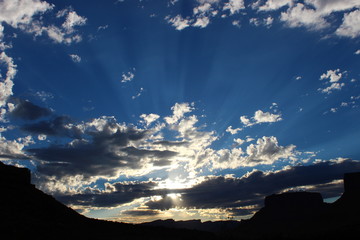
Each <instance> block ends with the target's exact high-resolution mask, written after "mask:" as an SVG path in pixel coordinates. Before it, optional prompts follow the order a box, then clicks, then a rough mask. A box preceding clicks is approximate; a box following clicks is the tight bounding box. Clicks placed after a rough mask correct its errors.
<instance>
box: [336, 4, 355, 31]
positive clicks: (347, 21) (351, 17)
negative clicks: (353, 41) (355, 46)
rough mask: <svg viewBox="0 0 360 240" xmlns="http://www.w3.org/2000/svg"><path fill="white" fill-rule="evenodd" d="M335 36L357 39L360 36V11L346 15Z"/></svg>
mask: <svg viewBox="0 0 360 240" xmlns="http://www.w3.org/2000/svg"><path fill="white" fill-rule="evenodd" d="M335 34H336V35H338V36H342V37H350V38H356V37H359V36H360V10H359V9H357V10H355V11H353V12H350V13H345V14H344V18H343V23H342V24H341V25H340V27H339V28H338V29H336V31H335Z"/></svg>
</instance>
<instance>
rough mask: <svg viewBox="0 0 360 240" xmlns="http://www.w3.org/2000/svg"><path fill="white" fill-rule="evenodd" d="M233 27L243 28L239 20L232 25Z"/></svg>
mask: <svg viewBox="0 0 360 240" xmlns="http://www.w3.org/2000/svg"><path fill="white" fill-rule="evenodd" d="M231 24H232V25H233V26H235V27H237V28H240V27H241V24H240V21H239V20H234V21H232V23H231Z"/></svg>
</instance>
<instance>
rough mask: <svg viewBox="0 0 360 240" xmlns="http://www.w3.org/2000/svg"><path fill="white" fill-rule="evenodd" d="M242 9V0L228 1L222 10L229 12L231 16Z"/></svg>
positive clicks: (243, 6) (243, 5)
mask: <svg viewBox="0 0 360 240" xmlns="http://www.w3.org/2000/svg"><path fill="white" fill-rule="evenodd" d="M244 8H245V4H244V0H229V2H227V3H225V5H224V8H223V10H229V11H230V14H231V15H233V14H235V13H238V12H239V11H240V10H241V9H244Z"/></svg>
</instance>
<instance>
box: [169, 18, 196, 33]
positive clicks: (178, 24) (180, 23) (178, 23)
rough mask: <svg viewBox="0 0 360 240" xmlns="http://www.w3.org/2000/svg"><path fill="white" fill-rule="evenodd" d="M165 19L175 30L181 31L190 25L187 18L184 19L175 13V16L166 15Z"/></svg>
mask: <svg viewBox="0 0 360 240" xmlns="http://www.w3.org/2000/svg"><path fill="white" fill-rule="evenodd" d="M165 20H166V21H167V22H168V23H170V24H171V25H172V26H173V27H175V28H176V30H178V31H181V30H183V29H185V28H187V27H189V26H190V25H191V21H190V20H189V19H184V18H183V17H182V16H181V15H176V16H175V17H173V18H172V17H170V16H167V17H166V18H165Z"/></svg>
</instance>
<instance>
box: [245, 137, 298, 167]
mask: <svg viewBox="0 0 360 240" xmlns="http://www.w3.org/2000/svg"><path fill="white" fill-rule="evenodd" d="M295 147H296V146H295V145H288V146H286V147H283V146H279V144H278V140H277V138H276V137H274V136H271V137H265V136H264V137H262V138H259V139H258V140H257V142H256V145H255V144H251V145H249V146H248V147H247V148H246V153H247V154H248V156H247V157H246V163H247V164H248V165H250V166H254V165H257V164H273V163H274V162H275V161H277V160H279V159H285V158H293V157H295V155H296V153H295V152H294V149H295Z"/></svg>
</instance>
